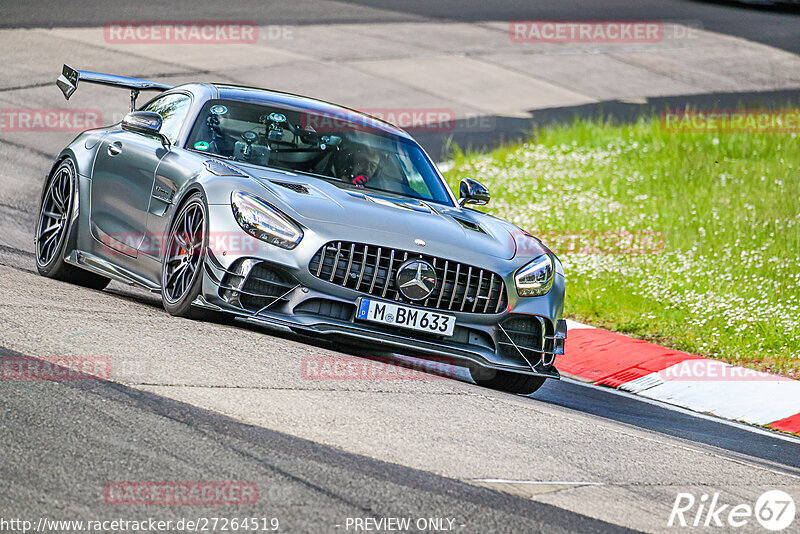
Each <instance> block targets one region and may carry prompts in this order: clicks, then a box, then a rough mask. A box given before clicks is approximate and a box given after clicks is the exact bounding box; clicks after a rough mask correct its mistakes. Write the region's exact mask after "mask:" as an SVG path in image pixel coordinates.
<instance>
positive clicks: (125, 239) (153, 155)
mask: <svg viewBox="0 0 800 534" xmlns="http://www.w3.org/2000/svg"><path fill="white" fill-rule="evenodd" d="M190 104H191V99H190V98H189V97H188V96H187V95H184V94H169V95H164V96H163V97H160V98H157V99H156V100H153V101H152V102H151V103H149V104H148V105H147V106H146V107H145V108H144V111H154V112H156V113H158V114H160V115H161V117H162V121H163V122H162V126H161V133H163V134H164V135H165V136H166V137H167V138H168V139H169V140H170V142H172V143H174V142H175V141H177V136H178V132H179V131H180V127H181V125H182V123H183V120H184V118H185V115H186V113H187V112H188V110H189V105H190ZM168 151H169V149H168V148H165V147H164V146H163V145H162V143H161V140H159V139H157V138H154V137H151V136H147V135H142V134H138V133H134V132H129V131H124V130H119V131H117V132H114V133H112V134H110V135H108V136H106V137H105V139H104V140H103V142H102V145H101V146H100V148H99V150H98V152H97V157H96V158H95V164H94V171H93V173H92V187H91V197H90V203H91V210H90V211H91V215H90V219H91V230H92V234H93V235H94V236H95V237H96V238H97V239H98V240H100V242H101V243H103V244H105V245H106V246H107V247H109V248H110V249H112V250H113V251H115V252H118V253H122V254H125V255H127V256H131V257H133V258H135V257H137V255H138V250H139V247H140V246H141V245H142V242H143V241H144V239H145V237H146V233H147V214H148V208H149V206H150V196H151V191H152V189H153V181H154V179H155V172H156V168H157V167H158V163H159V161H160V160H161V158H163V157H164V156H165V155H166V154H167V153H168Z"/></svg>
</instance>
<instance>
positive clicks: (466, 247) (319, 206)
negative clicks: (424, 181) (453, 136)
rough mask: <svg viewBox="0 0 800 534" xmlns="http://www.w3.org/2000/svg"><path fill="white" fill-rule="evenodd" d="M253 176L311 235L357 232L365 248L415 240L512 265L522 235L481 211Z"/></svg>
mask: <svg viewBox="0 0 800 534" xmlns="http://www.w3.org/2000/svg"><path fill="white" fill-rule="evenodd" d="M248 171H249V173H250V174H251V175H252V176H253V177H254V178H255V179H256V181H258V182H259V183H260V184H261V185H262V186H264V187H265V188H267V189H268V190H270V191H271V192H272V193H273V194H274V195H275V196H277V197H278V198H280V199H281V200H282V201H283V204H284V206H283V207H282V209H284V210H285V211H286V212H287V215H289V216H291V217H292V218H294V219H296V220H297V222H299V223H300V224H303V225H305V226H307V227H309V228H311V229H314V228H315V227H319V226H320V225H325V226H326V227H327V228H330V227H332V226H342V227H351V228H353V227H355V228H359V229H363V230H364V234H363V235H364V236H368V237H367V238H364V239H362V241H364V242H371V241H374V242H376V243H379V242H383V241H386V240H387V239H388V241H387V242H386V244H387V246H397V248H406V249H413V248H414V246H413V245H414V240H415V239H422V240H424V241H425V242H426V249H425V250H426V252H427V253H429V254H433V255H437V256H449V257H453V258H457V257H461V256H463V255H464V252H465V251H469V253H470V254H485V255H489V256H492V257H494V258H499V259H506V260H508V259H511V258H513V257H514V256H515V255H516V253H517V246H518V242H519V235H516V234H518V233H519V232H520V230H519V229H518V228H517V227H515V226H514V225H512V224H509V223H507V222H505V221H502V220H500V219H497V218H495V217H491V216H489V215H486V214H483V213H480V212H477V211H475V210H470V209H463V208H458V207H447V206H442V205H440V204H433V203H427V202H423V201H419V200H415V199H410V198H407V197H401V196H397V195H393V194H391V193H383V192H379V191H374V190H369V189H364V190H346V189H340V188H339V187H336V186H335V185H333V184H332V183H329V182H327V181H325V180H322V179H317V178H311V177H305V176H297V175H293V174H282V173H277V172H273V171H269V170H262V169H259V170H255V169H248ZM369 237H371V238H372V239H369ZM393 237H394V238H393ZM378 239H380V240H381V241H376V240H378ZM395 243H402V244H403V245H400V246H398V245H396V244H395ZM536 243H537V245H538V241H536ZM538 246H540V245H538ZM541 250H542V251H544V250H545V249H544V248H543V247H542V248H541Z"/></svg>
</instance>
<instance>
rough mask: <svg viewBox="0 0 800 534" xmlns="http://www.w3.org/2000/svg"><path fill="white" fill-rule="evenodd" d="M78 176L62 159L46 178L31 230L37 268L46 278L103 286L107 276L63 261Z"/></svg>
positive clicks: (67, 162)
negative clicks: (34, 227) (34, 236)
mask: <svg viewBox="0 0 800 534" xmlns="http://www.w3.org/2000/svg"><path fill="white" fill-rule="evenodd" d="M77 179H78V174H77V172H76V170H75V163H74V162H73V161H72V160H71V159H70V158H66V159H64V160H63V161H62V162H61V163H60V164H59V165H58V167H56V169H55V170H54V171H53V172H52V173H51V174H50V176H49V177H48V178H47V182H46V183H45V186H44V190H43V191H42V200H41V203H40V204H39V217H38V219H37V220H36V229H35V231H34V234H35V235H36V238H35V241H34V248H35V250H34V252H35V256H36V269H37V270H38V271H39V274H40V275H42V276H44V277H47V278H52V279H54V280H61V281H62V282H68V283H71V284H77V285H79V286H83V287H88V288H91V289H103V288H105V287H106V286H107V285H108V283H109V282H110V281H111V280H110V279H108V278H106V277H105V276H100V275H98V274H94V273H92V272H89V271H87V270H85V269H81V268H79V267H76V266H74V265H70V264H68V263H67V262H65V261H64V255H65V252H66V250H65V249H66V246H67V236H68V234H69V223H70V217H71V214H72V210H73V206H74V205H75V194H76V192H77V189H78V188H77Z"/></svg>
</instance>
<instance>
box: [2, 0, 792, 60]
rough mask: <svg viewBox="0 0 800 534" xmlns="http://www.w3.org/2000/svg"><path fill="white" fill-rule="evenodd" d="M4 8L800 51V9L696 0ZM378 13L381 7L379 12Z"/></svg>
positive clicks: (9, 21)
mask: <svg viewBox="0 0 800 534" xmlns="http://www.w3.org/2000/svg"><path fill="white" fill-rule="evenodd" d="M51 7H52V2H50V1H48V0H25V1H21V2H16V3H13V2H9V1H3V2H2V3H0V27H6V28H12V27H52V26H102V25H103V24H105V23H106V22H109V21H115V20H142V19H144V20H176V19H178V20H187V19H188V20H234V19H235V20H247V21H255V22H257V23H258V24H261V25H268V24H325V23H345V22H356V23H358V22H365V23H366V22H387V21H401V20H425V19H434V20H437V19H438V20H455V21H465V22H473V21H482V20H502V21H506V20H509V21H510V20H522V19H539V20H660V21H674V22H683V23H687V24H695V25H698V26H699V27H701V28H703V29H706V30H711V31H715V32H719V33H725V34H730V35H736V36H738V37H744V38H745V39H749V40H751V41H756V42H760V43H764V44H768V45H770V46H774V47H776V48H782V49H784V50H788V51H791V52H795V53H797V52H800V7H792V6H783V7H781V6H776V7H754V6H750V5H745V4H739V3H736V2H716V1H695V0H603V1H602V2H597V1H593V0H540V1H536V2H532V1H530V0H495V1H493V2H484V1H481V0H438V1H436V2H432V1H430V0H404V1H402V2H398V1H396V0H346V1H343V2H327V1H315V0H296V1H291V2H289V1H274V0H273V1H264V2H262V1H259V0H245V1H237V2H221V1H220V2H215V3H212V2H196V1H190V0H178V1H173V2H161V1H157V0H141V1H137V2H119V1H115V2H106V1H103V0H88V1H83V2H73V3H70V4H69V6H68V7H67V6H64V8H63V9H52V8H51ZM375 8H377V9H379V10H381V11H376V10H375Z"/></svg>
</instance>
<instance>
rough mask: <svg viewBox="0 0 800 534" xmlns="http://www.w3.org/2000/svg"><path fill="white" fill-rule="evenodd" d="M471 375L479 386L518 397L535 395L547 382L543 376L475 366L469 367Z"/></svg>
mask: <svg viewBox="0 0 800 534" xmlns="http://www.w3.org/2000/svg"><path fill="white" fill-rule="evenodd" d="M469 374H470V375H471V376H472V379H473V380H474V381H475V383H476V384H478V385H479V386H483V387H485V388H491V389H496V390H499V391H505V392H506V393H514V394H517V395H530V394H531V393H535V392H536V391H537V390H538V389H539V388H540V387H542V384H544V381H545V380H547V379H546V378H544V377H541V376H531V375H525V374H522V373H512V372H509V371H498V370H495V369H487V368H486V367H475V366H470V367H469Z"/></svg>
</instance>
